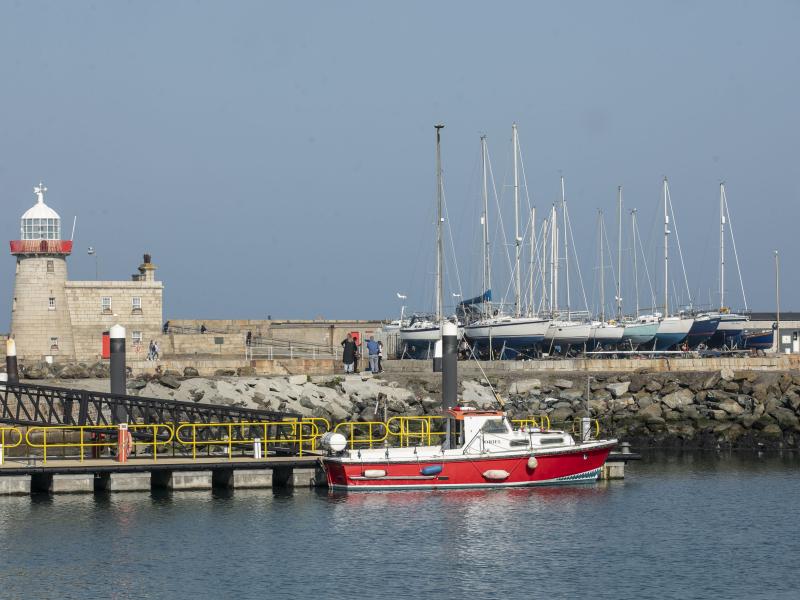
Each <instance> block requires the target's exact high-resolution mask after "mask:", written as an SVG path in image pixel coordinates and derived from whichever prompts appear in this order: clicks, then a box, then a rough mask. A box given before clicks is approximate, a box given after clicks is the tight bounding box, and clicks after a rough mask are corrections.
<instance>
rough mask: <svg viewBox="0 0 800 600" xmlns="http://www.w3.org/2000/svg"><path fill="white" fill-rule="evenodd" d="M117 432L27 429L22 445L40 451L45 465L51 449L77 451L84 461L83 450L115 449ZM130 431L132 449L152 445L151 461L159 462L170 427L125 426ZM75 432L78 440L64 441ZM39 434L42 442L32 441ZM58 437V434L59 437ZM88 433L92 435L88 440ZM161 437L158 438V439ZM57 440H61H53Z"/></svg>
mask: <svg viewBox="0 0 800 600" xmlns="http://www.w3.org/2000/svg"><path fill="white" fill-rule="evenodd" d="M117 431H118V430H117V429H116V428H115V427H114V426H113V425H48V426H35V427H28V430H27V431H26V432H25V444H27V446H28V447H29V448H40V449H41V450H42V461H43V462H45V463H46V462H47V451H48V450H52V449H53V448H77V449H78V451H79V453H80V460H81V462H83V459H84V453H85V450H86V448H115V447H116V446H117V439H116V437H117V435H116V434H117ZM128 431H130V432H131V435H132V441H131V445H132V447H134V448H136V447H139V446H148V447H149V446H152V448H153V461H154V462H155V461H156V460H158V447H159V446H167V445H168V444H170V443H171V442H172V439H173V436H174V431H173V429H172V427H171V426H170V425H158V424H152V425H143V424H141V425H140V424H135V423H134V424H131V425H128ZM137 432H145V433H148V432H149V433H150V434H151V436H152V439H149V440H137V439H136V438H137V437H140V436H141V433H139V434H138V435H137ZM70 433H77V434H78V441H64V438H65V436H66V434H70ZM37 434H41V437H42V439H41V441H40V442H37V441H34V439H33V438H34V437H36V435H37ZM58 434H61V435H60V436H59V435H58ZM87 434H89V435H91V434H94V435H92V437H90V438H89V439H88V440H87V439H86V436H87ZM159 436H160V437H159ZM55 437H60V441H59V440H56V439H54V438H55Z"/></svg>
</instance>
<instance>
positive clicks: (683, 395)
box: [661, 388, 694, 410]
mask: <svg viewBox="0 0 800 600" xmlns="http://www.w3.org/2000/svg"><path fill="white" fill-rule="evenodd" d="M661 402H662V403H663V404H665V405H666V406H668V407H669V408H670V409H671V410H675V409H680V408H682V407H684V406H687V405H689V404H692V402H694V394H693V393H692V391H691V390H689V389H686V388H681V389H679V390H677V391H675V392H672V393H671V394H667V395H666V396H664V397H663V398H661Z"/></svg>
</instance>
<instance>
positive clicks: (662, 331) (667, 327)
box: [655, 318, 694, 351]
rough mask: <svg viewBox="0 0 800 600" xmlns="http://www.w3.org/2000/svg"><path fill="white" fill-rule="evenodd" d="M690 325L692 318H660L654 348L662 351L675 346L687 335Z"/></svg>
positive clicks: (692, 321)
mask: <svg viewBox="0 0 800 600" xmlns="http://www.w3.org/2000/svg"><path fill="white" fill-rule="evenodd" d="M692 325H694V319H677V318H667V319H664V320H662V321H661V322H660V323H659V324H658V329H657V330H656V341H655V349H656V350H658V351H664V350H669V349H670V348H672V347H673V346H677V345H678V344H680V343H681V342H682V341H683V340H685V339H686V336H687V335H689V330H690V329H691V328H692Z"/></svg>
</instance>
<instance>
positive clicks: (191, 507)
mask: <svg viewBox="0 0 800 600" xmlns="http://www.w3.org/2000/svg"><path fill="white" fill-rule="evenodd" d="M798 468H800V456H798V454H797V453H782V454H769V455H757V454H754V453H735V454H716V453H709V452H705V453H683V454H675V453H672V454H647V455H645V457H644V460H642V461H641V462H640V463H634V464H632V465H631V466H629V468H628V471H627V479H625V480H624V481H619V482H608V483H602V482H601V483H598V484H596V485H591V486H583V487H562V488H538V489H528V490H493V491H459V492H388V493H351V494H341V495H337V494H332V493H328V492H327V491H315V490H307V489H298V490H294V491H285V492H277V491H275V492H273V491H236V492H230V493H225V494H221V493H217V492H213V493H212V492H174V493H163V494H155V493H153V494H147V493H139V494H113V495H95V496H91V495H88V496H83V495H80V496H78V495H75V496H68V495H59V496H52V497H50V496H33V497H16V498H0V532H1V535H0V556H2V562H1V563H0V564H2V567H0V595H2V597H4V598H22V597H26V598H81V599H86V598H111V597H113V598H136V599H142V598H226V597H227V598H256V597H259V598H334V599H338V598H342V599H348V600H352V599H353V598H378V597H386V598H575V597H585V598H706V599H708V598H796V597H797V589H798V588H799V587H800V572H799V571H798V569H797V565H796V561H797V557H798V556H800V520H798V518H797V499H798V497H800V478H798Z"/></svg>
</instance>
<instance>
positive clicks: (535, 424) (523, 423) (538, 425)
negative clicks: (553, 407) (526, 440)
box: [511, 415, 550, 431]
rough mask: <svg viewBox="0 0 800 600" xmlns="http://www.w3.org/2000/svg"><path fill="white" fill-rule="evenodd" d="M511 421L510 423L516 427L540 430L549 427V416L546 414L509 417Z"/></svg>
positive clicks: (545, 429)
mask: <svg viewBox="0 0 800 600" xmlns="http://www.w3.org/2000/svg"><path fill="white" fill-rule="evenodd" d="M511 423H512V425H516V426H517V428H518V429H523V428H525V427H530V428H531V429H541V430H542V431H547V430H548V429H550V417H548V416H547V415H539V416H538V417H536V416H533V417H528V418H527V419H511Z"/></svg>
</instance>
